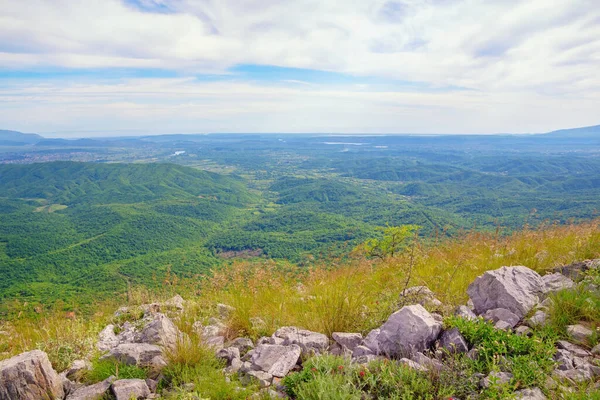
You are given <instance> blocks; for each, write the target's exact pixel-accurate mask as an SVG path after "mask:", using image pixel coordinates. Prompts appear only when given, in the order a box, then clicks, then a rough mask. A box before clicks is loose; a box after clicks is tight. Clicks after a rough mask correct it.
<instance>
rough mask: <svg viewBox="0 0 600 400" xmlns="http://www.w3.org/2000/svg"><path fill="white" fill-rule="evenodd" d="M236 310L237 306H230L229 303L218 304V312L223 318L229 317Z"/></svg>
mask: <svg viewBox="0 0 600 400" xmlns="http://www.w3.org/2000/svg"><path fill="white" fill-rule="evenodd" d="M234 311H235V308H233V307H231V306H228V305H227V304H221V303H219V304H217V312H218V313H219V316H220V317H221V318H223V319H227V318H229V317H230V316H231V314H232V313H233V312H234Z"/></svg>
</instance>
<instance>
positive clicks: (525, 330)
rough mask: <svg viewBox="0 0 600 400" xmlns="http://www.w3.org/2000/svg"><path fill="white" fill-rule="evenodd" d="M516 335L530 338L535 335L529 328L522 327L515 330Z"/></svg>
mask: <svg viewBox="0 0 600 400" xmlns="http://www.w3.org/2000/svg"><path fill="white" fill-rule="evenodd" d="M515 333H516V334H517V335H520V336H530V335H532V334H533V331H532V330H531V328H529V327H528V326H525V325H521V326H518V327H517V328H516V329H515Z"/></svg>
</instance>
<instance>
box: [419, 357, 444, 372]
mask: <svg viewBox="0 0 600 400" xmlns="http://www.w3.org/2000/svg"><path fill="white" fill-rule="evenodd" d="M412 359H413V361H415V362H417V363H419V364H420V365H422V366H423V367H425V368H427V369H429V370H433V371H441V370H442V369H443V368H444V364H442V363H441V362H439V361H438V360H436V359H435V358H429V357H427V356H426V355H425V354H423V353H416V354H415V355H413V358H412Z"/></svg>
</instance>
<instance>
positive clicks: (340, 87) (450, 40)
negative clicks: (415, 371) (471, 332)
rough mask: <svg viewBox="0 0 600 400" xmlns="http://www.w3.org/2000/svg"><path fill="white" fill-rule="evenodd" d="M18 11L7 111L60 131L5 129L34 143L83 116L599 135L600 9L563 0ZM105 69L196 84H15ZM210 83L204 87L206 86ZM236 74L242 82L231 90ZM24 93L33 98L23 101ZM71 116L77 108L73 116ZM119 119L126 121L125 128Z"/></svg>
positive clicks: (213, 124) (184, 3)
mask: <svg viewBox="0 0 600 400" xmlns="http://www.w3.org/2000/svg"><path fill="white" fill-rule="evenodd" d="M5 3H6V4H3V10H2V13H1V15H0V66H1V67H0V78H1V77H2V70H4V71H8V72H6V73H5V74H6V76H7V78H3V79H0V96H1V98H2V99H8V98H10V99H12V100H15V99H16V98H17V97H18V98H19V99H20V100H18V101H17V103H15V104H12V105H9V107H10V108H11V109H12V110H13V111H14V112H15V113H16V114H15V113H13V114H11V115H17V114H19V112H22V114H21V115H31V116H35V118H36V120H37V121H46V122H44V123H41V122H40V123H37V124H36V123H35V121H33V122H28V123H25V122H20V123H19V122H18V121H16V120H15V118H13V117H12V116H11V115H7V113H6V112H2V111H0V116H2V117H3V118H2V120H3V121H12V123H16V124H17V125H18V126H28V125H30V126H31V130H40V129H39V128H40V127H50V126H55V127H56V130H59V129H67V128H68V129H70V128H73V127H76V122H74V121H73V118H75V119H76V120H77V121H89V122H86V123H98V124H101V125H106V127H107V129H108V128H110V126H113V127H118V126H120V125H119V124H123V125H126V126H130V125H133V124H134V123H133V122H131V121H135V118H142V117H143V116H146V117H152V116H153V115H155V116H156V118H159V117H161V116H163V115H164V116H165V117H164V118H165V121H166V120H167V119H168V117H167V116H168V115H172V116H176V117H177V120H178V121H181V123H180V125H177V124H175V123H174V122H172V121H171V122H164V123H163V122H161V123H158V124H155V125H152V124H150V125H148V126H163V125H164V126H165V129H167V128H168V129H171V128H172V127H173V126H180V127H181V129H182V130H186V129H187V130H194V127H201V128H202V129H203V130H225V131H227V130H234V128H235V130H242V131H251V130H260V129H264V130H273V131H286V130H290V131H292V130H307V131H319V130H321V129H326V130H332V129H342V130H344V131H354V130H356V129H369V130H370V131H372V130H373V129H375V130H376V129H381V130H385V131H386V132H387V131H411V130H416V131H423V132H424V131H427V132H434V131H440V132H441V131H444V132H445V131H452V132H457V131H463V130H464V131H468V132H471V131H476V130H478V131H485V132H489V131H502V130H506V131H529V130H533V131H541V130H544V129H546V128H550V129H552V128H554V127H555V126H553V125H560V126H565V125H566V126H569V124H574V125H583V124H586V123H597V122H598V121H597V120H596V121H594V118H597V112H591V111H588V110H591V109H592V107H591V105H593V104H594V102H596V103H595V105H596V106H597V105H598V104H600V103H597V101H598V96H599V94H600V76H599V75H598V74H597V70H598V69H599V67H600V23H599V22H598V21H600V8H598V7H597V1H596V0H555V1H553V2H552V5H551V6H550V5H549V3H548V2H547V0H528V1H526V2H524V1H519V0H502V1H500V0H498V1H483V0H480V1H476V0H363V1H345V2H340V1H336V0H297V1H293V2H292V1H281V0H219V1H213V0H126V1H119V0H86V1H85V2H77V1H75V2H74V1H71V0H20V1H10V2H5ZM248 65H258V66H270V68H274V69H272V70H270V71H268V73H267V76H266V78H264V77H263V78H261V79H258V75H257V74H253V75H252V74H247V73H246V72H245V71H244V68H246V67H244V66H248ZM240 66H242V67H240ZM275 67H278V68H279V72H277V70H276V69H275ZM107 69H114V70H126V69H131V70H133V71H136V70H140V69H148V70H162V71H170V72H171V73H172V75H174V76H180V77H189V78H184V79H186V80H184V83H181V82H180V81H178V80H175V81H174V80H172V79H171V78H170V77H168V76H167V77H163V78H160V79H158V78H156V79H151V80H141V81H139V80H132V79H130V78H126V77H124V78H121V79H118V78H113V79H111V80H110V81H108V82H107V81H106V76H105V74H104V73H97V74H96V75H94V73H92V74H91V76H88V79H85V80H78V81H77V82H73V80H72V79H67V78H63V79H62V80H57V79H51V80H46V81H44V82H43V83H44V84H45V86H43V85H42V86H40V85H39V84H40V82H39V80H38V81H31V80H26V79H24V78H20V79H16V78H10V76H13V77H14V71H39V70H41V71H44V70H52V71H55V70H86V71H100V70H107ZM281 71H284V72H285V71H287V72H285V73H282V72H281ZM307 71H315V72H314V74H315V76H318V77H319V79H318V82H317V81H315V80H317V79H316V78H315V80H313V81H311V80H310V79H306V78H307V77H308V78H310V77H311V74H309V73H307ZM275 72H277V73H275ZM11 73H12V75H11ZM327 74H330V75H327ZM125 75H127V76H130V74H125ZM199 75H200V76H202V77H204V78H202V79H201V80H200V81H198V80H197V79H195V78H194V77H198V76H199ZM230 75H231V76H233V78H232V80H229V79H226V80H225V81H223V80H222V79H221V78H217V77H218V76H221V77H222V76H230ZM208 76H212V77H213V78H214V81H213V82H211V79H213V78H211V79H209V78H207V77H208ZM297 82H307V83H310V84H311V85H312V86H308V85H302V84H298V83H297ZM185 85H189V86H190V88H192V89H193V91H192V92H189V91H188V90H184V89H185V88H184V87H183V86H185ZM44 87H45V88H52V91H51V93H45V92H44V90H45V89H43V88H44ZM151 88H153V89H152V90H153V91H152V93H150V94H149V93H148V92H147V91H148V90H150V89H151ZM435 88H440V92H439V93H435V91H434V90H432V89H435ZM454 88H456V89H458V88H462V89H464V88H467V89H470V90H468V91H464V90H454ZM219 90H221V91H222V92H221V93H218V91H219ZM19 91H21V92H24V93H28V92H30V91H33V93H35V96H34V97H33V98H31V100H28V101H25V100H24V98H25V96H23V95H19V93H18V92H19ZM98 91H101V92H102V91H103V93H98ZM140 91H141V92H140ZM173 91H175V92H177V93H178V95H180V96H182V97H181V98H177V97H173V94H172V92H173ZM246 92H250V93H251V95H250V97H246V96H245V95H244V93H246ZM140 93H143V95H140ZM19 96H20V97H19ZM78 96H79V97H78ZM68 99H77V100H74V101H73V103H68V101H67V100H68ZM92 99H94V101H92ZM147 99H152V101H153V102H154V104H153V105H149V104H146V103H145V100H147ZM183 99H185V100H186V101H187V102H185V101H183ZM377 99H381V100H384V103H383V104H385V105H381V103H378V102H377V101H376V100H377ZM15 101H16V100H15ZM253 102H255V103H256V104H253ZM311 102H312V103H311ZM2 104H3V105H6V100H4V101H3V103H2ZM61 104H63V105H64V104H69V109H68V110H59V109H58V107H59V106H60V105H61ZM402 105H408V106H411V107H405V106H402ZM561 105H562V106H561ZM412 106H415V107H412ZM119 107H122V112H121V111H119ZM378 107H382V108H381V109H379V108H378ZM596 108H597V107H596ZM269 109H271V110H273V109H275V110H279V111H280V112H281V115H271V114H273V113H271V114H269V113H268V110H269ZM416 109H418V110H427V112H426V111H415V110H416ZM15 110H21V111H15ZM440 110H451V111H440ZM542 110H546V112H545V113H543V112H542ZM28 111H31V113H28ZM75 111H77V112H80V113H82V114H81V115H83V117H82V118H76V116H77V114H76V113H75ZM446 112H447V113H448V114H447V115H446V114H445V113H446ZM567 112H569V113H570V114H569V115H566V113H567ZM106 113H108V114H110V113H113V115H115V118H113V119H111V121H112V125H109V123H108V122H107V121H106V120H105V117H106V115H107V114H106ZM452 113H454V114H452ZM469 113H473V114H469ZM371 116H377V120H374V118H371ZM433 116H435V117H433ZM458 116H460V118H459V117H458ZM6 118H8V119H6ZM69 118H71V120H69ZM161 118H162V117H161ZM419 118H422V119H423V120H419ZM31 119H32V118H29V120H31ZM466 120H469V121H466ZM432 121H436V122H438V121H439V122H440V123H438V124H436V125H435V126H433V125H432ZM486 123H487V125H486ZM161 124H163V125H161ZM186 124H187V125H186ZM352 124H354V125H352ZM13 127H14V126H13ZM244 127H246V128H244ZM288 127H289V128H288ZM49 129H50V128H48V129H46V131H48V130H49ZM52 129H53V128H52ZM161 129H162V128H161Z"/></svg>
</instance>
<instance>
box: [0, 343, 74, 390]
mask: <svg viewBox="0 0 600 400" xmlns="http://www.w3.org/2000/svg"><path fill="white" fill-rule="evenodd" d="M48 395H51V396H54V397H55V398H58V399H62V398H63V397H64V395H65V394H64V389H63V382H62V379H60V377H59V375H58V374H57V373H56V371H54V369H53V368H52V365H51V364H50V360H48V356H47V355H46V353H44V352H43V351H41V350H33V351H29V352H27V353H22V354H19V355H18V356H15V357H12V358H9V359H7V360H4V361H0V400H15V399H20V400H39V399H45V398H47V397H48Z"/></svg>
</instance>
